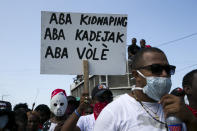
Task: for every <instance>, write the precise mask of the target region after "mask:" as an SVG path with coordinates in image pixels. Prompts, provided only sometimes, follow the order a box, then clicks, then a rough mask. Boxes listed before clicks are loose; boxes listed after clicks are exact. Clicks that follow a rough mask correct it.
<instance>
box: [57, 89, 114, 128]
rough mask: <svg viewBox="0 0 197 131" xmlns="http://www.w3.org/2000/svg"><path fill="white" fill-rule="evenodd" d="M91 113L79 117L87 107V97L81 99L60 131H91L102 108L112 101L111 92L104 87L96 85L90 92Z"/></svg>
mask: <svg viewBox="0 0 197 131" xmlns="http://www.w3.org/2000/svg"><path fill="white" fill-rule="evenodd" d="M91 95H92V99H93V104H94V108H93V113H92V114H90V115H86V116H81V115H82V113H83V112H84V111H85V108H87V107H88V106H89V104H90V103H89V102H88V101H87V100H88V97H87V96H86V95H85V96H84V98H83V97H82V99H84V100H82V102H81V104H80V106H79V107H78V108H77V109H76V110H75V111H74V113H73V114H72V115H71V116H70V117H69V118H68V120H67V121H66V122H65V123H64V125H63V127H62V129H61V131H93V128H94V124H95V121H96V119H97V118H98V116H99V114H100V112H101V111H102V110H103V108H104V107H105V106H106V105H107V104H108V103H110V102H111V101H112V100H113V96H112V92H111V91H110V90H109V89H108V88H107V87H106V86H105V85H97V86H96V87H94V89H93V90H92V94H91Z"/></svg>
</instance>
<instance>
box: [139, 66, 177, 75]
mask: <svg viewBox="0 0 197 131" xmlns="http://www.w3.org/2000/svg"><path fill="white" fill-rule="evenodd" d="M137 69H147V70H149V71H151V72H152V74H155V75H161V74H162V72H163V70H165V71H166V73H167V74H168V75H174V73H175V69H176V66H173V65H161V64H152V65H148V66H143V67H139V68H137Z"/></svg>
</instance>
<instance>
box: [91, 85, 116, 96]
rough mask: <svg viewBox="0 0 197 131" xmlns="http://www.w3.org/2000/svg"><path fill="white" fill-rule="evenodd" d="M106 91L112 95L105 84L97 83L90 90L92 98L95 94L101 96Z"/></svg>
mask: <svg viewBox="0 0 197 131" xmlns="http://www.w3.org/2000/svg"><path fill="white" fill-rule="evenodd" d="M105 92H108V93H109V94H111V95H112V92H111V91H110V90H109V88H107V87H106V86H105V85H97V86H95V87H94V88H93V90H92V94H91V95H92V98H94V97H95V96H101V95H102V94H103V93H105Z"/></svg>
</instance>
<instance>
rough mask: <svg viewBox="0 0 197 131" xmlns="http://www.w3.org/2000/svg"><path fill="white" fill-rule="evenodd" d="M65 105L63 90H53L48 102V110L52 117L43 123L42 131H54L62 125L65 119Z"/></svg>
mask: <svg viewBox="0 0 197 131" xmlns="http://www.w3.org/2000/svg"><path fill="white" fill-rule="evenodd" d="M67 105H68V102H67V96H66V92H65V90H63V89H55V90H54V91H53V92H52V94H51V101H50V110H51V112H52V115H53V116H54V117H52V118H51V119H50V120H48V121H47V122H45V123H44V125H43V131H54V130H55V128H56V127H57V126H59V125H61V124H63V123H64V121H65V120H66V119H67V116H66V115H65V112H66V108H67Z"/></svg>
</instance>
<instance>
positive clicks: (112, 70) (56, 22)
mask: <svg viewBox="0 0 197 131" xmlns="http://www.w3.org/2000/svg"><path fill="white" fill-rule="evenodd" d="M126 33H127V15H120V14H93V13H92V14H91V13H66V12H47V11H42V12H41V70H40V72H41V74H73V75H80V74H83V61H82V60H88V63H89V74H90V75H120V74H125V72H126V36H127V34H126Z"/></svg>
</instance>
